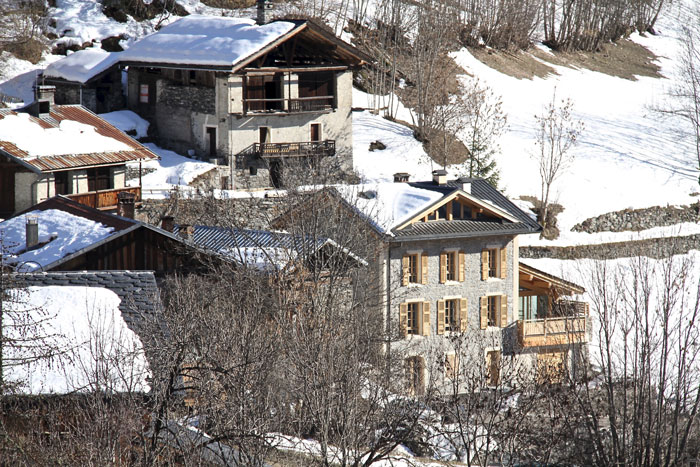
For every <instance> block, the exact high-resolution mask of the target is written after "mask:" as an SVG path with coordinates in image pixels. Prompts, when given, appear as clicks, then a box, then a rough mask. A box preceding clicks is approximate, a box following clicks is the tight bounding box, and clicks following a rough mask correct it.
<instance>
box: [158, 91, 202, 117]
mask: <svg viewBox="0 0 700 467" xmlns="http://www.w3.org/2000/svg"><path fill="white" fill-rule="evenodd" d="M215 102H216V92H215V91H214V88H208V87H205V86H182V85H175V84H163V87H162V89H161V91H160V94H159V95H158V104H162V105H166V106H168V107H180V108H186V109H188V110H191V111H193V112H199V113H204V114H214V113H215V110H216V105H215Z"/></svg>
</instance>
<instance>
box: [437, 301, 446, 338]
mask: <svg viewBox="0 0 700 467" xmlns="http://www.w3.org/2000/svg"><path fill="white" fill-rule="evenodd" d="M437 333H438V334H444V333H445V300H438V302H437Z"/></svg>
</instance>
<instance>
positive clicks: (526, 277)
mask: <svg viewBox="0 0 700 467" xmlns="http://www.w3.org/2000/svg"><path fill="white" fill-rule="evenodd" d="M518 273H519V280H520V287H521V288H525V289H528V290H533V291H536V292H542V293H544V294H549V293H554V294H556V295H580V294H582V293H584V292H585V291H586V289H584V288H583V287H581V286H580V285H577V284H574V283H573V282H569V281H567V280H564V279H562V278H559V277H557V276H553V275H551V274H548V273H546V272H544V271H540V270H539V269H536V268H533V267H532V266H528V265H527V264H523V263H519V265H518Z"/></svg>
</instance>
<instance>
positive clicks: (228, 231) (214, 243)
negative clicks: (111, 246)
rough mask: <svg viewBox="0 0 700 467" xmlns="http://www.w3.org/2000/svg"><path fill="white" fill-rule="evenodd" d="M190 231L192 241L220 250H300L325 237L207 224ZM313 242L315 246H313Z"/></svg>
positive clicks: (177, 227) (174, 230) (319, 242)
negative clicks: (305, 236)
mask: <svg viewBox="0 0 700 467" xmlns="http://www.w3.org/2000/svg"><path fill="white" fill-rule="evenodd" d="M180 227H181V226H180V225H175V227H174V229H173V233H174V234H176V235H178V234H179V232H180ZM193 227H194V232H193V233H192V238H191V240H192V242H193V243H194V244H195V245H197V246H199V247H201V248H205V249H207V250H211V251H216V252H222V251H226V250H230V249H235V248H284V249H289V250H292V249H293V250H300V249H304V248H312V247H313V249H318V248H320V247H321V246H322V245H323V244H324V243H325V242H326V241H327V239H326V238H316V240H315V241H314V239H312V238H311V237H307V239H306V241H304V240H303V239H302V237H301V236H298V235H292V234H290V233H287V232H275V231H270V230H249V229H233V228H229V227H218V226H209V225H195V226H193ZM314 244H315V247H314Z"/></svg>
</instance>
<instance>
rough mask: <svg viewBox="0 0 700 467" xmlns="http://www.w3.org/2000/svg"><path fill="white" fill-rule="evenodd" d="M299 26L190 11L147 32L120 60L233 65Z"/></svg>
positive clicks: (284, 22)
mask: <svg viewBox="0 0 700 467" xmlns="http://www.w3.org/2000/svg"><path fill="white" fill-rule="evenodd" d="M294 27H295V24H294V23H290V22H287V21H275V22H272V23H268V24H264V25H262V26H258V25H256V24H255V22H254V21H253V20H249V19H242V18H228V17H211V16H201V15H190V16H187V17H185V18H182V19H180V20H178V21H176V22H174V23H172V24H169V25H168V26H165V27H164V28H162V29H161V30H160V31H158V32H156V33H154V34H151V35H150V36H146V37H144V38H143V39H141V40H140V41H138V42H136V43H134V44H133V45H132V46H131V47H129V48H128V49H127V50H126V51H124V52H122V53H121V58H120V60H122V61H132V62H133V61H135V62H154V63H173V64H190V65H214V66H232V65H234V64H236V63H237V62H239V61H241V60H243V59H244V58H246V57H248V56H250V55H252V54H253V53H255V52H257V51H258V50H260V49H261V48H263V47H265V46H266V45H268V44H270V43H271V42H273V41H274V40H276V39H279V38H280V37H282V36H283V35H285V34H287V33H288V32H289V31H291V30H292V29H293V28H294Z"/></svg>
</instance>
